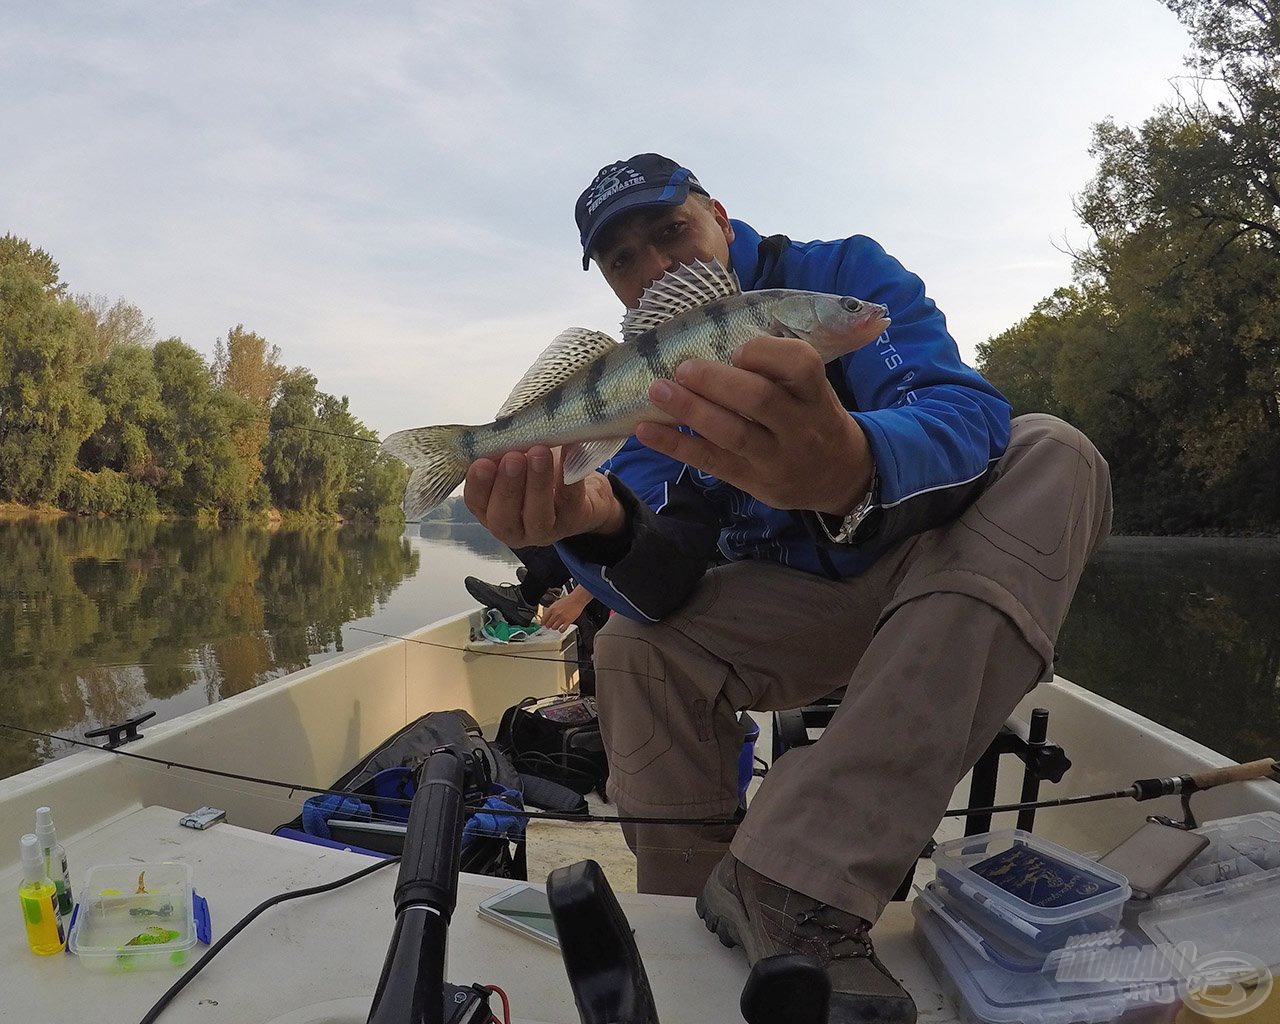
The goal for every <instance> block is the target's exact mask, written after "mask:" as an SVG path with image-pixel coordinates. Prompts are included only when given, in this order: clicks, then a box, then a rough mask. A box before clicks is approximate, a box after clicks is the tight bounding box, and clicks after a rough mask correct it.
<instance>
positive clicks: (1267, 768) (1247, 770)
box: [1191, 757, 1276, 790]
mask: <svg viewBox="0 0 1280 1024" xmlns="http://www.w3.org/2000/svg"><path fill="white" fill-rule="evenodd" d="M1275 771H1276V759H1275V758H1274V757H1264V758H1262V759H1261V760H1258V761H1248V762H1246V763H1245V764H1233V765H1228V766H1227V767H1226V768H1209V769H1206V770H1205V771H1202V772H1197V773H1196V774H1194V775H1192V776H1191V782H1192V783H1193V784H1194V789H1197V790H1199V789H1212V788H1213V787H1214V786H1222V785H1225V784H1226V783H1228V782H1247V781H1248V780H1250V779H1265V778H1267V777H1268V776H1270V775H1272V773H1273V772H1275Z"/></svg>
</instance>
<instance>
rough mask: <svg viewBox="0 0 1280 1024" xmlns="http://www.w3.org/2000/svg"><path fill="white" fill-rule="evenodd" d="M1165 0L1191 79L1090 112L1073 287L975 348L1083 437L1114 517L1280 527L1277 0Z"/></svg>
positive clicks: (1019, 396) (995, 371) (990, 368)
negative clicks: (1168, 91)
mask: <svg viewBox="0 0 1280 1024" xmlns="http://www.w3.org/2000/svg"><path fill="white" fill-rule="evenodd" d="M1168 5H1169V6H1170V8H1171V9H1173V10H1174V11H1175V13H1177V14H1178V15H1179V17H1181V18H1182V19H1183V20H1184V22H1185V23H1186V24H1187V25H1188V27H1189V28H1190V29H1191V31H1192V36H1193V39H1194V40H1195V42H1196V44H1197V50H1196V52H1195V53H1194V54H1193V55H1192V56H1191V57H1190V58H1189V59H1188V66H1189V67H1190V68H1191V69H1192V70H1193V72H1195V75H1196V77H1195V78H1194V79H1193V80H1192V82H1191V84H1189V85H1187V84H1184V85H1183V86H1182V90H1183V91H1182V93H1180V94H1179V96H1178V99H1177V101H1176V102H1172V103H1169V104H1167V105H1165V106H1163V107H1161V108H1160V109H1159V110H1157V111H1156V112H1155V114H1153V116H1152V117H1150V118H1148V119H1147V120H1146V121H1145V122H1144V123H1143V124H1142V126H1141V127H1140V128H1137V129H1135V128H1131V127H1122V126H1118V125H1116V124H1115V123H1114V122H1113V121H1105V122H1103V123H1102V124H1099V125H1098V126H1097V127H1096V129H1095V131H1094V139H1093V146H1092V149H1091V152H1092V154H1093V155H1094V156H1095V157H1096V159H1097V161H1098V170H1097V174H1096V175H1095V177H1094V179H1093V181H1092V182H1090V184H1089V186H1088V187H1087V188H1086V189H1085V191H1084V192H1083V194H1082V196H1081V198H1080V201H1079V204H1078V212H1079V214H1080V216H1081V218H1082V219H1083V220H1084V222H1085V223H1086V224H1087V225H1088V226H1089V227H1090V228H1092V229H1093V231H1094V233H1095V235H1096V241H1095V243H1094V244H1093V245H1092V246H1090V247H1089V248H1088V249H1087V250H1085V251H1083V252H1080V253H1077V254H1076V277H1077V281H1078V285H1077V287H1076V288H1074V289H1063V290H1060V291H1059V292H1058V293H1056V294H1055V296H1054V298H1053V299H1052V300H1048V301H1046V302H1045V303H1041V304H1040V306H1037V308H1036V310H1035V311H1034V312H1033V313H1032V315H1031V316H1030V317H1028V318H1027V319H1026V320H1024V321H1023V322H1022V323H1021V324H1019V325H1017V326H1016V327H1014V328H1012V329H1011V330H1009V331H1006V332H1005V333H1004V334H1002V335H1000V336H998V337H996V338H993V339H991V341H989V342H988V343H986V344H985V345H983V346H981V348H980V353H979V365H980V367H981V368H982V370H983V371H984V372H985V373H986V374H987V375H988V376H989V378H990V379H991V380H992V382H993V383H995V384H996V385H997V386H998V387H1002V388H1005V389H1007V393H1008V394H1009V395H1010V397H1011V399H1012V400H1013V402H1014V404H1015V408H1016V410H1017V411H1029V410H1032V409H1043V410H1046V411H1051V412H1056V413H1058V414H1060V415H1065V416H1067V417H1068V418H1070V419H1072V420H1073V421H1074V422H1075V423H1076V424H1077V425H1078V426H1080V427H1081V428H1082V429H1083V430H1085V432H1086V433H1088V434H1089V435H1090V437H1092V438H1093V440H1094V441H1095V442H1096V443H1097V444H1098V445H1099V447H1100V448H1101V449H1102V451H1103V453H1104V454H1105V455H1106V456H1107V458H1108V460H1109V461H1110V463H1111V466H1112V478H1113V483H1114V485H1115V490H1116V501H1117V521H1118V524H1119V525H1120V528H1122V529H1127V530H1131V531H1139V532H1165V533H1174V532H1183V531H1211V530H1222V529H1226V530H1246V531H1250V530H1264V531H1275V530H1277V529H1280V26H1278V24H1277V21H1276V19H1275V16H1274V15H1273V13H1272V10H1271V6H1270V5H1263V4H1256V3H1247V2H1243V0H1241V2H1237V0H1216V2H1210V0H1169V4H1168ZM1210 97H1217V98H1214V99H1211V98H1210Z"/></svg>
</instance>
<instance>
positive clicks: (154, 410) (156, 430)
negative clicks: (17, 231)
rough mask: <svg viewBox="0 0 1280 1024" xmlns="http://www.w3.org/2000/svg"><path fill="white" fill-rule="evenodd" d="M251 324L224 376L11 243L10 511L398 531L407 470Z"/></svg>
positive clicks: (6, 329)
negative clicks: (346, 522)
mask: <svg viewBox="0 0 1280 1024" xmlns="http://www.w3.org/2000/svg"><path fill="white" fill-rule="evenodd" d="M377 440H378V438H377V435H376V434H375V433H374V432H373V431H372V430H369V429H368V428H367V427H365V425H364V424H363V423H361V422H360V421H359V420H358V419H357V418H356V417H355V416H353V415H352V414H351V411H350V410H349V409H348V407H347V399H346V398H345V397H342V398H336V397H334V396H333V395H327V394H325V393H324V392H322V391H320V390H319V388H318V387H317V381H316V378H315V376H314V375H313V374H311V373H310V372H309V371H308V370H306V369H304V368H302V367H295V368H286V367H285V366H283V365H282V364H281V362H280V350H279V348H278V347H277V346H275V345H268V343H267V342H266V340H265V339H263V338H262V337H260V336H259V335H257V334H255V333H253V332H252V331H247V330H245V329H244V327H243V326H237V327H234V328H232V329H231V330H230V331H228V332H227V336H226V337H225V338H219V339H218V341H217V346H216V349H215V354H214V359H213V362H212V364H210V363H208V362H206V360H205V359H204V357H203V356H202V355H201V354H200V353H199V352H197V351H196V350H195V349H193V348H192V347H191V346H190V345H187V344H186V343H185V342H183V341H182V340H181V339H179V338H167V339H164V340H157V339H156V336H155V330H154V327H153V325H152V323H151V322H150V321H149V320H147V319H146V318H145V317H144V316H143V314H142V312H141V311H140V310H139V309H138V308H137V307H136V306H134V305H132V304H130V303H128V302H125V301H124V300H120V301H118V302H116V303H114V304H112V303H110V302H109V301H108V300H106V299H103V298H101V297H98V296H92V295H74V296H71V295H68V294H67V285H66V284H65V283H64V282H62V281H61V280H60V279H59V267H58V264H57V263H55V262H54V260H53V259H52V258H51V257H50V256H49V254H48V253H46V252H45V251H44V250H43V249H38V248H34V247H33V246H32V245H31V244H30V243H29V242H28V241H27V240H25V239H22V238H18V237H16V236H15V235H12V234H7V235H5V236H3V237H0V501H8V502H15V503H18V504H21V505H28V506H55V507H57V508H60V509H64V510H66V511H68V512H77V513H83V514H99V515H107V516H116V517H129V518H133V517H148V516H154V515H157V514H165V515H179V516H194V517H214V518H218V519H248V518H256V517H260V516H262V515H265V514H266V513H267V511H268V510H269V509H271V508H275V509H278V510H279V511H280V512H281V513H283V514H285V515H286V516H289V515H293V516H298V517H307V518H326V519H332V518H338V517H340V518H343V519H357V520H385V521H390V520H401V519H402V518H403V514H402V511H401V500H402V498H403V496H404V487H405V482H406V480H407V478H408V472H407V469H406V468H405V467H404V466H403V465H402V464H401V463H400V462H399V461H397V460H395V459H392V458H390V457H389V456H386V455H383V454H381V453H380V451H379V449H378V446H377V444H376V443H375V442H376V441H377Z"/></svg>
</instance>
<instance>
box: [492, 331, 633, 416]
mask: <svg viewBox="0 0 1280 1024" xmlns="http://www.w3.org/2000/svg"><path fill="white" fill-rule="evenodd" d="M617 347H618V343H617V342H616V341H614V340H613V339H612V338H611V337H609V335H607V334H605V333H604V332H603V331H592V330H588V329H587V328H585V327H570V328H569V329H568V330H564V331H561V332H560V333H559V334H557V335H556V338H555V340H554V341H553V342H552V343H551V344H550V345H548V346H547V347H546V348H545V349H543V350H542V354H541V355H540V356H538V358H537V359H535V360H534V361H533V365H532V366H531V367H529V369H528V371H527V372H526V373H525V375H524V376H523V377H521V378H520V382H519V383H518V384H517V385H516V386H515V387H514V388H513V389H512V391H511V394H509V395H508V396H507V400H506V401H505V402H503V403H502V408H501V409H499V410H498V416H499V417H502V416H510V415H511V414H512V413H515V412H518V411H519V410H521V409H523V408H524V407H525V406H526V405H529V404H531V403H533V402H536V401H537V400H538V399H539V398H541V397H542V396H543V395H545V394H546V393H547V392H548V391H550V390H551V389H552V388H555V387H557V386H558V385H560V384H563V383H564V382H565V381H566V380H568V379H569V378H570V377H572V376H573V375H574V374H575V373H577V372H578V371H579V370H581V369H582V368H583V367H584V366H586V365H587V364H588V363H591V362H594V361H595V360H596V359H599V358H600V357H601V356H602V355H604V354H605V353H606V352H609V351H612V350H613V349H615V348H617Z"/></svg>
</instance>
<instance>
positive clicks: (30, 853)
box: [18, 832, 63, 956]
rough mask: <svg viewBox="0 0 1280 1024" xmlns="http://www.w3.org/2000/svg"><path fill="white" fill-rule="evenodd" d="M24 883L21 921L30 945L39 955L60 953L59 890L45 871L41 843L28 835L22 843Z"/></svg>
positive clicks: (61, 939) (22, 886)
mask: <svg viewBox="0 0 1280 1024" xmlns="http://www.w3.org/2000/svg"><path fill="white" fill-rule="evenodd" d="M20 845H21V848H22V883H21V884H20V885H19V886H18V900H19V901H20V902H21V903H22V920H23V921H24V922H25V923H26V926H27V945H29V946H30V947H31V952H33V953H38V954H39V955H40V956H48V955H49V954H51V953H61V952H62V943H63V933H62V915H61V914H59V913H58V902H57V889H55V888H54V885H53V882H52V880H51V879H50V878H49V876H48V875H47V874H45V869H44V855H43V853H42V852H41V850H40V840H39V839H37V838H36V837H35V834H34V833H31V832H28V833H27V834H26V835H25V836H23V837H22V840H21V843H20Z"/></svg>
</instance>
